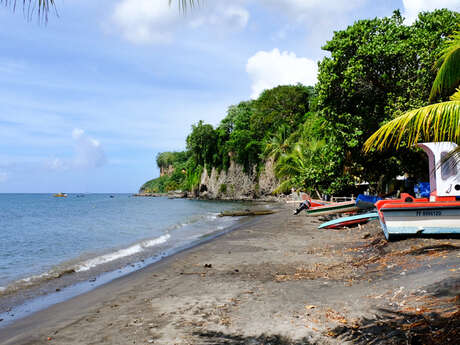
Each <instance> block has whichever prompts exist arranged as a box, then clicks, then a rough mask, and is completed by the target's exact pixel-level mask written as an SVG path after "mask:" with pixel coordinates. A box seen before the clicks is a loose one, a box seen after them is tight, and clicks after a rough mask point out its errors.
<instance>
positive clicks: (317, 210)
mask: <svg viewBox="0 0 460 345" xmlns="http://www.w3.org/2000/svg"><path fill="white" fill-rule="evenodd" d="M356 211H358V207H356V204H355V202H354V201H351V202H342V203H336V204H331V205H325V206H318V207H312V208H310V209H308V210H307V211H306V212H307V215H309V216H324V215H327V214H336V213H345V212H356Z"/></svg>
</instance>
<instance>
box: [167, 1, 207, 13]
mask: <svg viewBox="0 0 460 345" xmlns="http://www.w3.org/2000/svg"><path fill="white" fill-rule="evenodd" d="M172 2H173V0H169V5H171V3H172ZM177 3H178V4H179V9H180V10H181V11H182V12H184V13H185V12H187V9H188V8H193V7H195V6H197V5H199V4H200V0H177Z"/></svg>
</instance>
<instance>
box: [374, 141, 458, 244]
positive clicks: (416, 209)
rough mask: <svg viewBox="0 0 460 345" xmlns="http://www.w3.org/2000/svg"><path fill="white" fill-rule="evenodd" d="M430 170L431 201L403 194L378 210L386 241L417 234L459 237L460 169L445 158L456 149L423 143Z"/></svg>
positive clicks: (380, 204)
mask: <svg viewBox="0 0 460 345" xmlns="http://www.w3.org/2000/svg"><path fill="white" fill-rule="evenodd" d="M419 146H420V147H421V148H422V149H423V150H424V151H425V152H426V153H427V155H428V160H429V169H430V198H429V199H428V198H418V199H416V198H414V197H412V196H411V195H409V194H402V196H401V198H400V199H396V200H391V199H388V200H380V201H378V202H377V203H376V204H375V206H376V207H377V211H378V214H379V219H380V224H381V225H382V229H383V232H384V234H385V237H386V238H387V239H388V240H391V239H393V238H396V237H400V236H407V235H414V234H460V171H459V170H460V167H459V164H458V162H454V161H453V160H452V159H450V160H448V161H444V162H443V159H444V157H446V155H447V154H448V153H449V152H450V151H451V150H453V149H455V148H456V147H457V145H456V144H454V143H450V142H439V143H423V144H419Z"/></svg>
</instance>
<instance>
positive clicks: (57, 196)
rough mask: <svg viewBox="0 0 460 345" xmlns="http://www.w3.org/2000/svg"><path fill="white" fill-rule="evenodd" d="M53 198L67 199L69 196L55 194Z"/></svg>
mask: <svg viewBox="0 0 460 345" xmlns="http://www.w3.org/2000/svg"><path fill="white" fill-rule="evenodd" d="M53 196H54V197H55V198H66V197H67V194H66V193H57V194H53Z"/></svg>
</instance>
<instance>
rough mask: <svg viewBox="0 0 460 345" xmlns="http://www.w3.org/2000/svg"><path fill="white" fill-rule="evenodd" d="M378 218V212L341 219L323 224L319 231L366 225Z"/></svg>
mask: <svg viewBox="0 0 460 345" xmlns="http://www.w3.org/2000/svg"><path fill="white" fill-rule="evenodd" d="M378 217H379V215H378V213H377V212H370V213H363V214H358V215H356V216H350V217H341V218H337V219H333V220H331V221H329V222H326V223H323V224H321V225H320V226H318V229H338V228H344V227H347V226H350V225H357V224H364V223H367V222H368V221H370V220H372V219H377V218H378Z"/></svg>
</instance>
